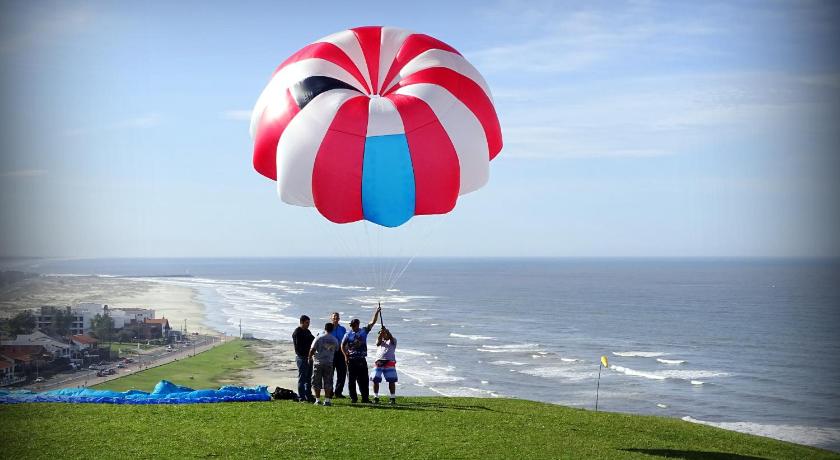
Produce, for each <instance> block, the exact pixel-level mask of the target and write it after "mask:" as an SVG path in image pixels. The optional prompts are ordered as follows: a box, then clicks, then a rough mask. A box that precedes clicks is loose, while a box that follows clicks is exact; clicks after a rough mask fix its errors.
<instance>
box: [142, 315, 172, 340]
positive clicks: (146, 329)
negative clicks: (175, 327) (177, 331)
mask: <svg viewBox="0 0 840 460" xmlns="http://www.w3.org/2000/svg"><path fill="white" fill-rule="evenodd" d="M140 326H141V327H140V334H141V337H142V338H143V339H145V340H154V339H164V340H165V339H168V338H169V333H170V331H171V330H172V328H171V327H169V320H168V319H166V318H160V319H149V318H146V319H145V320H143V323H142V324H141V325H140Z"/></svg>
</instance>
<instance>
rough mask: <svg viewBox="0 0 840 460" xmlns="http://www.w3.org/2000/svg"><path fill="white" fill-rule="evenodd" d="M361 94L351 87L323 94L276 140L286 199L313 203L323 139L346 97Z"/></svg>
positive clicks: (279, 182) (279, 176) (280, 187)
mask: <svg viewBox="0 0 840 460" xmlns="http://www.w3.org/2000/svg"><path fill="white" fill-rule="evenodd" d="M357 96H360V94H359V93H357V92H356V91H352V90H349V89H334V90H331V91H327V92H326V93H323V94H320V95H318V96H317V97H315V99H313V100H312V102H310V103H309V104H307V105H306V107H304V108H303V110H301V111H300V113H298V114H297V115H295V117H294V118H292V120H291V121H290V122H289V125H288V126H287V127H286V129H285V131H283V135H282V136H280V142H278V143H277V193H279V194H280V199H281V200H283V201H284V202H286V203H289V204H293V205H297V206H314V205H315V201H314V199H313V198H312V170H313V168H314V166H315V156H316V155H317V154H318V149H319V148H320V147H321V142H323V140H324V136H326V134H327V130H328V129H329V127H330V124H332V121H333V119H334V118H335V114H336V112H338V109H340V108H341V106H342V105H343V104H344V103H345V102H347V100H349V99H351V98H353V97H357Z"/></svg>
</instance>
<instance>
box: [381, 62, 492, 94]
mask: <svg viewBox="0 0 840 460" xmlns="http://www.w3.org/2000/svg"><path fill="white" fill-rule="evenodd" d="M432 67H446V68H447V69H452V70H454V71H455V72H458V73H459V74H461V75H463V76H465V77H467V78H469V79H470V80H472V81H474V82H476V83H477V84H478V86H480V87H481V89H483V90H484V93H485V94H487V97H488V98H490V102H493V95H492V94H490V87H489V86H487V82H486V81H484V77H482V76H481V74H480V73H479V72H478V70H476V68H475V67H473V66H472V64H470V63H469V62H468V61H467V60H466V59H464V57H463V56H461V55H459V54H455V53H451V52H449V51H444V50H441V49H431V50H428V51H425V52H423V53H420V54H419V55H417V57H415V58H414V59H412V60H410V61H408V62H407V63H406V64H405V65H404V66H403V68H402V69H400V74H399V77H396V78H394V81H392V82H391V84H390V85H388V88H389V89H390V88H391V87H393V86H394V85H396V84H397V83H398V82H399V81H400V80H402V79H403V78H405V77H407V76H409V75H411V74H413V73H416V72H419V71H421V70H423V69H429V68H432Z"/></svg>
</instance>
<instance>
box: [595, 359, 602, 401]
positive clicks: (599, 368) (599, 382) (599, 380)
mask: <svg viewBox="0 0 840 460" xmlns="http://www.w3.org/2000/svg"><path fill="white" fill-rule="evenodd" d="M600 389H601V363H598V384H597V385H596V386H595V412H598V391H599V390H600Z"/></svg>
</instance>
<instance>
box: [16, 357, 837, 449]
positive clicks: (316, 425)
mask: <svg viewBox="0 0 840 460" xmlns="http://www.w3.org/2000/svg"><path fill="white" fill-rule="evenodd" d="M234 354H238V355H239V359H236V360H234V359H233V355H234ZM255 357H256V355H255V354H254V353H253V352H252V351H251V350H250V349H249V343H248V342H243V341H233V342H230V343H227V344H225V345H222V346H220V347H217V348H215V349H213V350H210V351H207V352H205V353H202V354H199V355H198V356H196V357H194V358H189V359H184V360H180V361H178V362H175V363H172V364H167V365H165V366H161V367H158V368H155V369H150V370H147V371H144V372H140V373H137V374H134V375H130V376H127V377H124V378H121V379H117V380H113V381H111V382H107V383H105V384H103V385H100V386H98V387H97V388H107V389H114V390H126V389H130V388H138V389H142V390H147V391H148V390H151V389H152V387H153V386H154V384H155V383H157V382H158V380H160V379H163V378H165V379H167V380H171V381H173V382H175V383H177V384H180V385H188V386H192V387H194V388H214V387H218V386H219V385H221V384H224V383H227V382H229V381H230V380H231V379H232V378H235V376H236V373H238V372H240V371H241V370H242V369H245V368H248V367H250V366H252V365H254V358H255ZM0 433H2V441H3V442H0V458H50V459H52V458H135V457H136V458H161V457H163V458H176V457H178V458H196V457H201V458H204V457H225V458H329V459H331V460H335V459H338V458H394V457H397V458H412V459H424V458H429V459H432V458H447V459H449V458H482V459H483V458H516V457H518V458H521V459H525V458H647V459H650V458H657V457H659V458H663V457H664V458H682V459H713V460H714V459H741V460H746V459H756V458H797V459H800V458H833V459H840V455H838V454H835V453H831V452H826V451H823V450H818V449H813V448H809V447H804V446H799V445H796V444H790V443H786V442H781V441H775V440H772V439H767V438H761V437H756V436H750V435H745V434H741V433H735V432H730V431H725V430H721V429H717V428H713V427H708V426H703V425H696V424H692V423H689V422H683V421H681V420H675V419H668V418H661V417H646V416H638V415H627V414H615V413H606V412H598V413H595V412H591V411H586V410H581V409H572V408H568V407H562V406H555V405H551V404H543V403H537V402H532V401H522V400H513V399H473V398H400V404H399V405H398V406H394V407H391V406H388V405H380V406H372V405H351V404H349V402H348V401H347V400H339V401H337V402H336V406H334V407H322V406H314V405H311V404H300V403H293V402H289V401H272V402H262V403H221V404H193V405H160V406H128V405H107V404H103V405H98V404H18V405H6V406H2V405H0Z"/></svg>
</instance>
